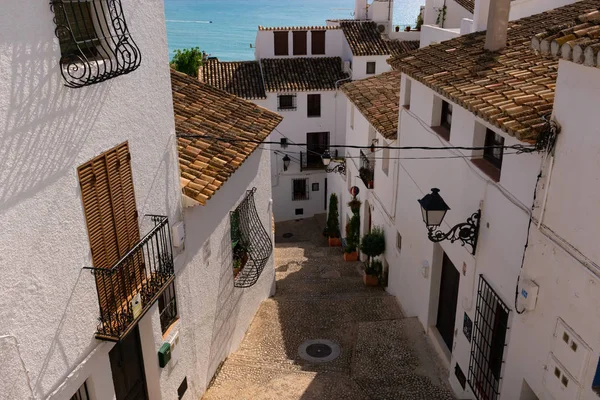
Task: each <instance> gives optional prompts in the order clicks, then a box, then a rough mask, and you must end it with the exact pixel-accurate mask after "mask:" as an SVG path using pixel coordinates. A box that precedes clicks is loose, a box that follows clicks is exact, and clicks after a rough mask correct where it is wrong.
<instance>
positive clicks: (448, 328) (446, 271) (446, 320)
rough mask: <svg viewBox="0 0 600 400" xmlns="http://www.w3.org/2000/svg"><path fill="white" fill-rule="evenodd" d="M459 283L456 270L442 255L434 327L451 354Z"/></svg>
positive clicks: (446, 257) (458, 275) (445, 256)
mask: <svg viewBox="0 0 600 400" xmlns="http://www.w3.org/2000/svg"><path fill="white" fill-rule="evenodd" d="M459 281H460V274H459V272H458V270H457V269H456V268H455V267H454V264H452V261H450V259H449V258H448V256H447V255H446V254H445V253H444V260H443V262H442V279H441V282H440V299H439V302H438V313H437V322H436V325H435V326H436V327H437V329H438V331H439V332H440V335H441V336H442V339H444V343H446V346H448V350H450V352H451V353H452V342H453V341H454V322H455V320H456V303H457V300H458V284H459Z"/></svg>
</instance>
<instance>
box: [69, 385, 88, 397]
mask: <svg viewBox="0 0 600 400" xmlns="http://www.w3.org/2000/svg"><path fill="white" fill-rule="evenodd" d="M70 400H90V395H89V393H88V388H87V381H86V382H83V385H81V387H80V388H79V389H78V390H77V392H75V394H74V395H73V396H71V399H70Z"/></svg>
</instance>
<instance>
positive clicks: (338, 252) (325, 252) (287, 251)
mask: <svg viewBox="0 0 600 400" xmlns="http://www.w3.org/2000/svg"><path fill="white" fill-rule="evenodd" d="M343 256H344V252H343V250H342V248H341V247H323V246H314V245H305V246H298V245H297V244H294V246H286V247H281V246H279V245H278V246H276V247H275V259H276V260H277V259H286V260H287V259H298V260H305V259H313V258H322V257H336V258H338V257H339V259H341V260H343Z"/></svg>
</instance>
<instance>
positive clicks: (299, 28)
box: [258, 25, 340, 31]
mask: <svg viewBox="0 0 600 400" xmlns="http://www.w3.org/2000/svg"><path fill="white" fill-rule="evenodd" d="M328 29H340V27H339V26H336V25H324V26H262V25H260V26H259V27H258V30H259V31H324V30H328Z"/></svg>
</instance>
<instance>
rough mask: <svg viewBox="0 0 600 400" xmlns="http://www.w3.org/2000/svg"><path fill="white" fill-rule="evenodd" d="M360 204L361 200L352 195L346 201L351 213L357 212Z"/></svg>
mask: <svg viewBox="0 0 600 400" xmlns="http://www.w3.org/2000/svg"><path fill="white" fill-rule="evenodd" d="M361 204H362V201H360V200H359V199H357V198H356V197H353V198H352V200H350V201H349V202H348V207H350V211H352V214H358V212H360V206H361Z"/></svg>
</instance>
